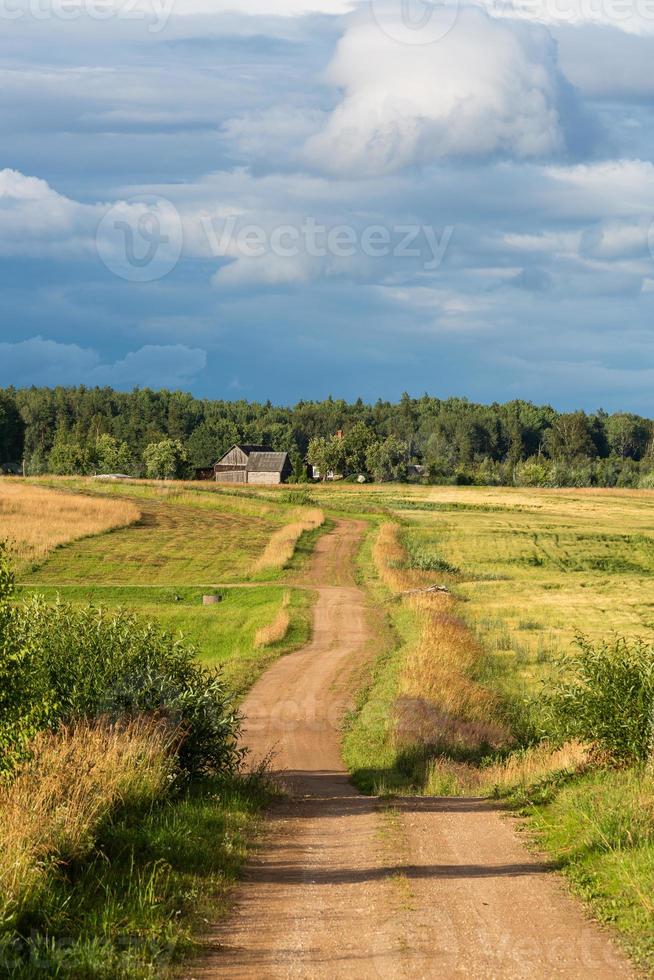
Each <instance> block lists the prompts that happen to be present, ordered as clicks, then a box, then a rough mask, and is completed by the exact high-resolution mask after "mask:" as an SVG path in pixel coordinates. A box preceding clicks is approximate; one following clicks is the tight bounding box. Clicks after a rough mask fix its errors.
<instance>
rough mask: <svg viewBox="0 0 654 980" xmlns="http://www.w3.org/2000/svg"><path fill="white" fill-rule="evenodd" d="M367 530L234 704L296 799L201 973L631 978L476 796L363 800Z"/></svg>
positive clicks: (326, 562)
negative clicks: (354, 737)
mask: <svg viewBox="0 0 654 980" xmlns="http://www.w3.org/2000/svg"><path fill="white" fill-rule="evenodd" d="M362 533H363V527H362V525H360V524H359V523H358V522H355V521H342V522H340V523H339V524H338V525H337V527H336V529H335V530H334V531H333V532H332V533H331V534H329V535H327V536H324V537H323V538H322V539H321V540H320V542H319V544H318V547H317V550H316V554H315V556H314V560H313V564H312V568H311V570H310V572H309V573H308V575H307V576H306V578H305V581H306V582H307V584H309V585H311V586H312V587H314V588H316V589H317V591H318V600H317V603H316V607H315V612H314V633H313V639H312V640H311V643H310V644H309V645H308V646H307V647H305V648H304V649H303V650H300V651H298V652H297V653H294V654H291V655H289V656H287V657H284V658H283V659H282V660H280V661H278V662H277V663H276V664H275V665H274V666H273V667H272V668H271V669H270V670H269V671H268V672H267V673H266V674H265V675H264V677H262V678H261V680H260V681H259V682H258V683H257V684H256V685H255V687H254V688H253V690H252V692H251V694H250V696H249V697H248V699H247V700H246V702H245V704H244V712H245V715H246V717H247V729H246V732H245V736H244V737H245V742H246V744H247V745H248V746H249V747H250V748H251V750H252V752H253V755H254V757H255V759H256V758H262V757H265V756H268V755H269V754H270V753H271V751H272V752H274V753H275V755H274V763H273V769H275V770H277V771H279V772H280V773H282V774H283V778H284V779H285V781H286V783H287V785H288V786H289V788H290V790H291V793H292V796H291V798H289V800H288V801H287V802H285V803H283V804H282V805H280V806H278V807H277V808H276V810H275V813H274V814H273V818H272V821H271V827H270V833H269V835H268V837H267V840H266V843H265V845H264V847H263V848H262V851H261V853H260V854H259V856H258V857H257V859H256V860H255V861H253V862H252V863H251V865H250V866H249V868H248V871H247V874H246V877H245V880H244V881H243V883H242V884H241V885H240V887H239V888H238V890H237V895H236V910H235V912H234V914H233V915H232V916H231V917H230V918H229V919H228V920H227V921H226V922H225V923H223V924H221V925H220V926H219V927H218V928H216V929H215V930H214V932H213V933H212V935H211V936H210V937H209V939H210V949H211V952H210V954H209V955H208V957H207V958H206V959H205V960H204V962H203V964H202V966H201V967H196V968H195V969H194V970H193V971H192V973H191V974H189V976H193V977H196V978H200V977H201V978H203V980H204V978H209V977H210V978H221V980H231V978H241V980H277V978H280V980H281V978H292V977H297V978H311V980H313V978H316V980H319V978H320V980H322V978H325V980H327V978H330V980H333V978H345V977H347V978H354V980H367V978H389V980H396V978H404V977H407V978H409V977H410V978H412V980H417V978H423V977H425V978H427V977H429V978H431V977H443V978H448V977H479V978H482V977H483V978H484V980H490V978H539V980H541V978H543V980H544V978H548V977H570V978H572V977H574V978H579V977H598V978H609V977H611V978H613V977H616V976H619V977H632V976H634V974H633V973H632V972H631V969H630V967H629V965H628V964H627V962H626V960H625V959H624V958H623V957H622V956H621V954H620V953H619V952H618V951H617V950H616V948H615V947H614V946H613V945H612V942H611V941H610V940H609V938H607V936H606V934H605V933H604V932H603V931H602V930H600V929H599V927H597V926H595V925H594V924H593V923H591V922H589V921H588V920H587V919H586V918H585V917H584V915H583V913H582V912H581V910H580V908H579V906H578V905H577V903H576V902H575V901H574V900H573V899H572V898H570V897H569V896H568V895H567V893H566V891H565V889H564V886H563V885H562V883H561V882H560V881H559V880H558V878H557V877H556V876H555V875H554V874H553V873H552V872H551V871H549V870H548V869H547V868H546V867H544V866H543V865H541V864H539V862H538V860H537V859H536V858H535V857H533V856H532V855H531V854H530V853H529V852H528V851H527V850H526V849H525V847H524V845H523V844H522V843H521V842H520V840H519V839H518V838H517V837H516V835H515V833H514V831H513V830H512V827H511V824H510V822H509V821H508V820H507V819H506V817H503V816H502V815H501V814H500V813H499V812H498V811H497V810H495V809H493V808H492V807H490V806H489V805H488V804H486V803H484V802H483V801H480V800H474V799H446V798H443V799H440V798H438V799H436V798H416V799H402V800H400V801H395V802H394V803H393V805H392V806H390V807H389V806H388V805H385V804H383V803H382V802H380V801H379V800H377V799H374V798H368V797H363V796H360V795H359V794H357V793H356V791H355V790H354V789H353V788H352V786H351V785H350V783H349V781H348V778H347V775H346V773H345V771H344V769H343V764H342V762H341V760H340V755H339V749H338V744H339V723H340V720H341V718H342V714H343V711H344V710H345V708H346V706H347V704H348V694H349V691H350V687H351V678H352V672H353V671H354V670H356V668H357V667H358V666H359V665H360V664H361V662H362V661H363V660H364V659H365V658H366V657H368V656H370V654H371V650H370V645H369V644H370V640H371V637H370V635H369V632H368V628H367V624H366V605H365V598H364V595H363V593H362V591H361V590H360V589H359V588H357V586H356V584H355V583H354V580H353V578H352V567H353V555H354V552H355V549H356V547H357V544H358V542H359V540H360V537H361V534H362Z"/></svg>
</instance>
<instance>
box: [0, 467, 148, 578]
mask: <svg viewBox="0 0 654 980" xmlns="http://www.w3.org/2000/svg"><path fill="white" fill-rule="evenodd" d="M140 516H141V513H140V511H139V508H138V506H137V505H136V504H135V503H134V502H133V501H131V500H125V499H115V500H112V499H106V498H102V497H89V496H80V495H79V494H75V493H70V492H66V491H65V490H63V489H62V490H61V491H60V490H52V489H48V488H45V487H38V486H33V485H30V484H27V483H25V482H24V481H23V480H16V479H11V478H4V479H2V478H0V540H4V541H7V544H8V547H9V550H10V553H11V555H12V557H13V558H14V560H16V561H18V562H20V563H21V565H24V564H26V563H29V562H34V561H41V560H43V559H44V558H45V557H46V556H47V555H48V554H49V553H50V552H51V551H53V550H54V549H55V548H57V547H59V546H60V545H62V544H66V543H68V542H69V541H73V540H77V539H80V538H84V537H86V536H88V535H95V534H100V533H102V532H103V531H109V530H112V529H114V528H119V527H126V526H128V525H130V524H134V523H135V522H136V521H138V520H139V518H140Z"/></svg>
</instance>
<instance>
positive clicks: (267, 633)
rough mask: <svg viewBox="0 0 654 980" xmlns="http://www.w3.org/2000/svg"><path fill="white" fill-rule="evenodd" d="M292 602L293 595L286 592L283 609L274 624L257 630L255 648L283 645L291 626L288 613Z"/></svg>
mask: <svg viewBox="0 0 654 980" xmlns="http://www.w3.org/2000/svg"><path fill="white" fill-rule="evenodd" d="M290 602H291V593H290V592H285V593H284V598H283V599H282V605H281V608H280V610H279V612H278V613H277V615H276V616H275V618H274V620H273V621H272V623H270V624H269V625H268V626H262V627H261V628H260V629H258V630H257V632H256V634H255V637H254V645H255V647H270V646H272V645H273V644H275V643H281V641H282V640H283V639H284V638H285V636H286V634H287V633H288V630H289V627H290V625H291V617H290V614H289V611H288V607H289V605H290Z"/></svg>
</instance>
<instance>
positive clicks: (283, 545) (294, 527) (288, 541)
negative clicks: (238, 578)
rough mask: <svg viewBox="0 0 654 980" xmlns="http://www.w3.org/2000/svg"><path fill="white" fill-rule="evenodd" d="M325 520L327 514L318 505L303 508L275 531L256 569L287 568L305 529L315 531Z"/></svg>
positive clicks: (259, 570)
mask: <svg viewBox="0 0 654 980" xmlns="http://www.w3.org/2000/svg"><path fill="white" fill-rule="evenodd" d="M324 522H325V515H324V513H323V512H322V510H319V509H318V508H317V507H314V508H311V509H306V510H305V509H302V511H301V512H300V514H299V515H298V519H297V520H295V521H293V522H291V523H290V524H285V525H284V527H281V528H280V529H279V531H275V533H274V534H273V535H272V537H271V538H270V540H269V541H268V544H267V545H266V547H265V548H264V550H263V552H262V554H261V555H260V556H259V558H258V559H257V561H256V563H255V565H254V570H255V571H257V572H261V571H265V570H267V569H275V568H285V566H286V565H287V564H288V562H289V561H290V560H291V558H292V557H293V554H294V552H295V547H296V545H297V543H298V541H299V540H300V537H301V536H302V535H303V534H304V533H305V531H314V530H315V529H316V528H319V527H321V526H322V524H324Z"/></svg>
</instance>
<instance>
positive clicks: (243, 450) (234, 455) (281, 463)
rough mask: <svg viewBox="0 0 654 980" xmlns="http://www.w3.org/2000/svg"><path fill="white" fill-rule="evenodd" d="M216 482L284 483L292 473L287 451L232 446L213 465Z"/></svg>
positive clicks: (262, 447) (261, 447)
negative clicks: (279, 451) (276, 451)
mask: <svg viewBox="0 0 654 980" xmlns="http://www.w3.org/2000/svg"><path fill="white" fill-rule="evenodd" d="M213 469H214V474H215V480H216V482H217V483H259V484H270V483H285V482H286V480H288V478H289V476H290V475H291V473H292V467H291V461H290V460H289V458H288V453H273V452H270V451H269V450H267V449H266V448H265V446H250V445H238V446H232V448H231V449H230V450H229V452H227V453H225V455H224V456H223V457H222V459H219V460H218V462H217V463H216V464H215V466H214V468H213Z"/></svg>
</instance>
